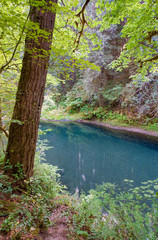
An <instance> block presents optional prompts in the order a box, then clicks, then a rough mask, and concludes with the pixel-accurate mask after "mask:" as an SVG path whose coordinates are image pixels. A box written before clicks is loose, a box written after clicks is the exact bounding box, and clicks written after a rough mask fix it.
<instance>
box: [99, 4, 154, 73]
mask: <svg viewBox="0 0 158 240" xmlns="http://www.w3.org/2000/svg"><path fill="white" fill-rule="evenodd" d="M97 7H98V14H99V15H101V13H102V11H103V10H104V9H105V8H106V14H105V15H104V16H103V17H102V27H101V29H102V30H104V29H105V28H109V27H110V25H111V24H118V23H120V22H121V21H124V22H125V25H124V27H123V30H122V32H121V33H122V37H125V38H127V39H128V41H127V43H126V44H125V46H124V48H123V51H122V52H121V54H120V56H119V58H118V59H117V60H116V61H114V62H113V63H112V67H115V68H117V70H119V71H120V70H122V69H123V68H126V67H127V66H128V65H129V63H130V62H131V61H132V62H134V63H135V64H136V65H138V66H140V68H139V69H138V70H139V73H141V74H143V75H144V74H147V70H148V71H149V72H150V73H151V72H155V71H156V69H157V60H156V58H155V57H157V47H158V41H157V36H156V35H157V34H158V33H157V31H158V20H157V14H158V10H157V9H158V8H157V1H156V0H145V1H143V2H142V1H140V0H130V1H129V0H125V1H124V0H114V1H106V0H98V3H97ZM125 19H126V20H125ZM154 58H155V59H154Z"/></svg>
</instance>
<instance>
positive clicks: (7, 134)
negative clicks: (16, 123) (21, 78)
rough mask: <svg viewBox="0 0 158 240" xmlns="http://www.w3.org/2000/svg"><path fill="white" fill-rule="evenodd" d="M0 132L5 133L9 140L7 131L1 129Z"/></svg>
mask: <svg viewBox="0 0 158 240" xmlns="http://www.w3.org/2000/svg"><path fill="white" fill-rule="evenodd" d="M0 131H1V132H4V133H5V135H6V137H7V138H8V137H9V134H8V133H7V131H6V130H5V129H4V128H2V127H0Z"/></svg>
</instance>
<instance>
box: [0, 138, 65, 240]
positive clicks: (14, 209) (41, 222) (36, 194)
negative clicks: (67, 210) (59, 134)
mask: <svg viewBox="0 0 158 240" xmlns="http://www.w3.org/2000/svg"><path fill="white" fill-rule="evenodd" d="M46 148H47V146H46V145H45V143H43V142H39V143H38V152H37V154H36V162H35V167H34V175H33V177H32V178H30V179H29V180H28V181H26V180H24V183H25V187H23V186H24V185H17V183H18V181H20V180H22V179H24V176H23V175H22V174H21V173H22V166H17V167H18V168H19V174H18V175H16V176H12V177H9V176H7V175H6V174H5V173H4V172H3V171H1V173H0V190H1V199H2V200H0V210H1V216H3V217H5V219H4V221H3V223H2V224H1V226H0V231H1V232H4V233H5V232H6V233H9V234H10V237H11V239H34V236H35V235H38V233H39V231H40V229H41V228H47V227H49V226H50V224H51V223H50V220H49V217H50V214H51V212H52V209H53V208H54V207H55V203H54V198H56V197H57V196H59V194H61V192H63V190H64V186H62V185H61V184H60V182H59V174H58V173H57V170H58V169H57V167H53V166H50V165H48V164H46V163H41V159H43V157H44V150H45V149H46ZM6 167H7V168H11V166H10V165H9V164H7V165H6ZM6 167H5V168H6ZM5 170H6V169H5Z"/></svg>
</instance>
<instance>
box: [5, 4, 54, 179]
mask: <svg viewBox="0 0 158 240" xmlns="http://www.w3.org/2000/svg"><path fill="white" fill-rule="evenodd" d="M36 2H37V1H36ZM39 3H41V1H40V0H39ZM56 3H57V0H45V6H44V8H43V9H42V7H40V8H39V7H37V6H31V7H30V20H31V21H32V22H34V23H38V24H39V26H40V29H42V30H45V31H46V32H47V34H49V35H48V37H46V36H38V35H37V33H36V30H33V29H32V31H31V32H30V33H29V34H30V36H31V37H30V36H29V34H28V35H27V37H26V40H25V53H24V58H23V65H22V70H21V76H20V80H19V84H18V91H17V95H16V102H15V107H14V112H13V117H12V119H13V121H12V123H11V124H10V129H9V139H8V146H7V151H6V157H5V160H6V161H7V160H9V162H10V164H11V165H12V166H13V172H16V171H17V169H16V163H20V164H22V165H23V171H24V174H25V176H26V178H29V177H31V176H32V174H33V166H34V157H35V150H36V142H37V136H38V127H39V120H40V114H41V108H42V103H43V98H44V90H45V83H46V75H47V69H48V65H49V55H50V48H51V42H52V35H53V29H54V23H55V10H54V12H53V11H50V10H48V8H49V7H51V6H52V5H51V4H56ZM44 9H47V10H44ZM49 9H50V8H49ZM33 34H34V37H33ZM37 37H38V38H37ZM37 39H38V41H37ZM16 120H17V121H16Z"/></svg>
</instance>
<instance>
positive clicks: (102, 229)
mask: <svg viewBox="0 0 158 240" xmlns="http://www.w3.org/2000/svg"><path fill="white" fill-rule="evenodd" d="M125 181H126V182H127V183H128V184H129V185H132V182H133V181H130V180H125ZM157 183H158V179H157V180H154V181H147V182H144V183H142V185H141V186H140V187H132V188H130V189H129V190H128V191H121V192H120V189H117V186H115V185H113V184H110V183H106V184H103V185H101V186H98V187H97V188H96V190H90V192H89V195H87V196H85V195H81V197H80V202H74V208H75V210H76V212H77V213H76V214H74V218H73V224H74V227H75V230H76V231H77V233H78V234H79V235H82V234H84V235H85V236H87V238H86V239H95V240H97V239H98V240H102V239H140V240H141V239H142V240H144V239H152V240H154V239H155V240H156V239H157V233H158V225H157V219H158V204H157V199H156V194H155V191H154V190H155V189H156V188H157Z"/></svg>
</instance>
